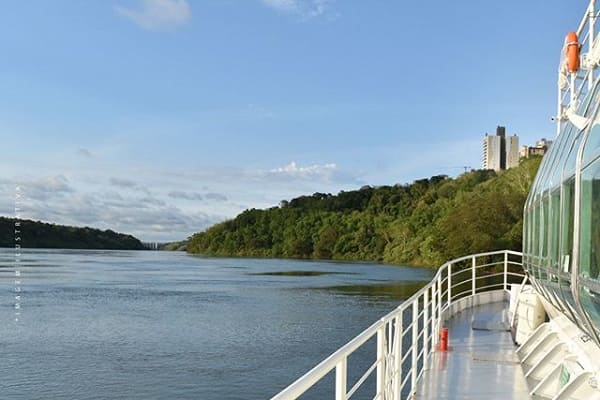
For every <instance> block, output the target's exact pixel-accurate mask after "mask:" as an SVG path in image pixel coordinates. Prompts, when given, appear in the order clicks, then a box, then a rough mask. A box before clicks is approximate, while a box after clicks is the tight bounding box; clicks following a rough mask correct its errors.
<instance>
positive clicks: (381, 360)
mask: <svg viewBox="0 0 600 400" xmlns="http://www.w3.org/2000/svg"><path fill="white" fill-rule="evenodd" d="M385 347H386V346H385V324H384V325H383V326H382V327H381V328H379V329H378V330H377V363H378V364H377V397H378V398H380V399H383V392H384V390H385V366H386V365H385V364H386V362H385Z"/></svg>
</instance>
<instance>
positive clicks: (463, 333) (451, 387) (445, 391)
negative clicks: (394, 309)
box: [415, 302, 530, 400]
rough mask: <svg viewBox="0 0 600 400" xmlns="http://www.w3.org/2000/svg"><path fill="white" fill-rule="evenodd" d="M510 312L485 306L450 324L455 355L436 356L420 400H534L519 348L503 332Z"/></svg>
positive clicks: (427, 369)
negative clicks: (517, 353) (521, 361)
mask: <svg viewBox="0 0 600 400" xmlns="http://www.w3.org/2000/svg"><path fill="white" fill-rule="evenodd" d="M507 308H508V303H506V302H500V303H491V304H485V305H481V306H477V307H474V308H470V309H467V310H464V311H462V312H461V313H458V314H456V315H455V316H454V317H453V318H452V319H451V320H450V321H448V323H447V324H446V326H447V327H448V330H449V337H450V340H449V346H450V350H449V351H448V352H439V351H436V352H435V353H434V354H433V355H432V357H431V359H430V362H429V365H427V366H426V367H425V371H424V372H423V376H422V378H421V380H420V381H419V384H418V386H417V395H416V397H415V399H423V400H424V399H486V400H494V399H502V400H509V399H530V396H529V390H528V388H527V383H526V381H525V377H524V375H523V371H522V369H521V365H520V364H519V361H518V358H517V355H516V353H515V350H516V346H515V344H514V343H513V341H512V338H511V334H510V332H508V331H506V330H503V329H502V328H503V326H507V325H508V322H507V321H506V319H507V316H506V314H507V313H506V309H507ZM474 328H475V329H474Z"/></svg>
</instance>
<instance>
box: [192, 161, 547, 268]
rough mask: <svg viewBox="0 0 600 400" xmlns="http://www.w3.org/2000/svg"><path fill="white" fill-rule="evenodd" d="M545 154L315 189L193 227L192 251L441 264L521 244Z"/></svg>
mask: <svg viewBox="0 0 600 400" xmlns="http://www.w3.org/2000/svg"><path fill="white" fill-rule="evenodd" d="M540 160H541V158H539V157H536V158H530V159H526V160H524V161H523V162H521V164H520V165H519V166H518V167H515V168H512V169H510V170H508V171H504V172H502V173H498V174H497V173H495V172H494V171H484V170H478V171H471V172H467V173H464V174H462V175H460V176H459V177H458V178H455V179H452V178H448V177H447V176H443V175H441V176H434V177H431V178H429V179H421V180H417V181H415V182H413V183H412V184H409V185H394V186H380V187H370V186H365V187H363V188H361V189H360V190H356V191H349V192H340V193H338V194H337V195H331V194H326V193H315V194H313V195H312V196H302V197H298V198H296V199H293V200H290V201H282V202H281V204H280V206H279V207H273V208H270V209H268V210H256V209H251V210H246V211H244V212H243V213H241V214H240V215H238V216H237V217H236V218H234V219H232V220H229V221H225V222H223V223H220V224H218V225H215V226H213V227H211V228H209V229H208V230H206V231H205V232H201V233H196V234H195V235H193V237H192V238H191V240H190V243H189V245H188V248H187V249H188V251H189V252H192V253H201V254H206V255H217V256H250V257H290V258H321V259H337V260H365V261H367V260H370V261H383V262H386V263H392V264H409V265H427V266H437V265H440V264H441V263H443V262H444V261H446V260H448V259H451V258H455V257H459V256H462V255H467V254H470V253H477V252H483V251H491V250H500V249H513V250H519V251H520V250H521V237H522V226H523V224H522V223H523V221H522V218H523V205H524V203H525V199H526V197H527V193H528V192H529V187H530V186H531V183H532V182H533V178H534V177H535V173H536V171H537V168H538V166H539V162H540Z"/></svg>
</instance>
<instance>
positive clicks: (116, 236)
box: [0, 217, 144, 250]
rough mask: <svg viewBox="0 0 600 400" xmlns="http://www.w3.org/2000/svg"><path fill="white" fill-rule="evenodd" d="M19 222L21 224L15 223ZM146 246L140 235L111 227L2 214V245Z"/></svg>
mask: <svg viewBox="0 0 600 400" xmlns="http://www.w3.org/2000/svg"><path fill="white" fill-rule="evenodd" d="M16 222H18V225H15V223H16ZM16 244H18V245H20V246H21V247H23V248H58V249H111V250H143V249H144V246H143V245H142V242H140V241H139V239H137V238H135V237H133V236H131V235H125V234H122V233H117V232H113V231H111V230H106V231H102V230H100V229H94V228H88V227H85V228H79V227H73V226H63V225H55V224H48V223H44V222H39V221H30V220H15V219H13V218H5V217H0V247H14V246H15V245H16Z"/></svg>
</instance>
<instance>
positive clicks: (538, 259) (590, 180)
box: [272, 0, 600, 400]
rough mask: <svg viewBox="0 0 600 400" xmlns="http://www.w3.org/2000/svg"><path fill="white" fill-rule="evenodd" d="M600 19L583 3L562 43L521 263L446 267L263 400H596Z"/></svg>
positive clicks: (483, 259)
mask: <svg viewBox="0 0 600 400" xmlns="http://www.w3.org/2000/svg"><path fill="white" fill-rule="evenodd" d="M599 16H600V15H599V13H598V9H597V7H596V2H595V0H591V1H590V2H589V4H588V6H587V8H586V10H585V13H584V16H583V18H582V20H581V22H580V24H579V26H578V27H577V29H576V30H573V31H572V32H568V34H567V36H566V38H565V43H564V46H563V49H562V52H561V60H560V63H559V72H558V88H557V94H558V101H557V114H556V116H555V117H553V120H554V121H555V122H556V125H557V137H556V140H555V141H554V144H553V145H552V147H551V148H550V150H549V151H548V152H547V154H546V155H545V156H544V158H543V159H542V162H541V165H540V168H539V170H538V173H537V175H536V178H535V180H534V183H533V185H532V188H531V191H530V193H529V196H528V198H527V201H526V204H525V207H524V211H523V212H524V214H523V217H524V227H523V249H522V252H514V251H508V250H504V251H494V252H488V253H481V254H473V255H468V256H465V257H462V258H459V259H456V260H452V261H448V262H446V263H445V264H443V265H442V266H441V267H440V268H439V269H438V270H437V273H436V274H435V276H434V278H433V279H432V280H431V282H429V283H428V284H427V285H425V286H424V287H423V288H422V289H420V290H419V291H418V292H417V293H415V294H414V295H413V296H412V297H410V298H409V299H407V300H406V301H404V302H403V303H401V304H400V305H399V306H398V307H397V308H396V309H395V310H393V311H392V312H390V313H389V314H387V315H385V316H383V317H382V318H380V319H379V320H377V321H376V322H375V323H374V324H373V325H371V326H370V327H369V328H367V329H366V330H365V331H363V332H362V333H360V334H359V335H358V336H356V337H355V338H353V339H352V340H350V341H349V342H348V343H347V344H345V345H344V346H342V347H341V348H340V349H339V350H337V351H336V352H335V353H333V354H332V355H330V356H329V357H327V358H326V359H325V360H323V361H322V362H321V363H319V364H318V365H317V366H315V367H314V368H313V369H312V370H310V371H308V372H307V373H306V374H305V375H303V376H302V377H300V378H299V379H297V380H296V381H295V382H293V383H292V384H291V385H289V386H288V387H287V388H285V389H283V390H282V391H281V392H279V393H278V394H276V395H275V396H273V397H272V400H284V399H285V400H288V399H297V398H319V399H323V398H331V399H335V400H348V399H356V398H361V399H362V398H369V399H379V400H390V399H398V400H399V399H459V398H460V399H478V398H481V399H556V400H560V399H581V400H590V399H600V379H599V373H600V79H599V76H598V68H599V67H600V35H598V34H597V32H596V22H597V20H598V17H599ZM358 353H360V354H363V358H364V357H366V358H367V359H368V360H369V363H368V364H367V366H361V367H359V368H358V367H356V366H355V365H354V363H355V361H356V358H357V357H356V355H357V354H358ZM365 354H366V356H364V355H365ZM323 382H325V384H323ZM319 385H320V386H322V387H323V386H324V387H325V388H324V389H323V388H321V391H320V392H319V394H318V395H314V394H313V395H311V391H312V390H313V389H314V388H315V387H317V386H319ZM325 392H326V393H325ZM324 393H325V394H324Z"/></svg>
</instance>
